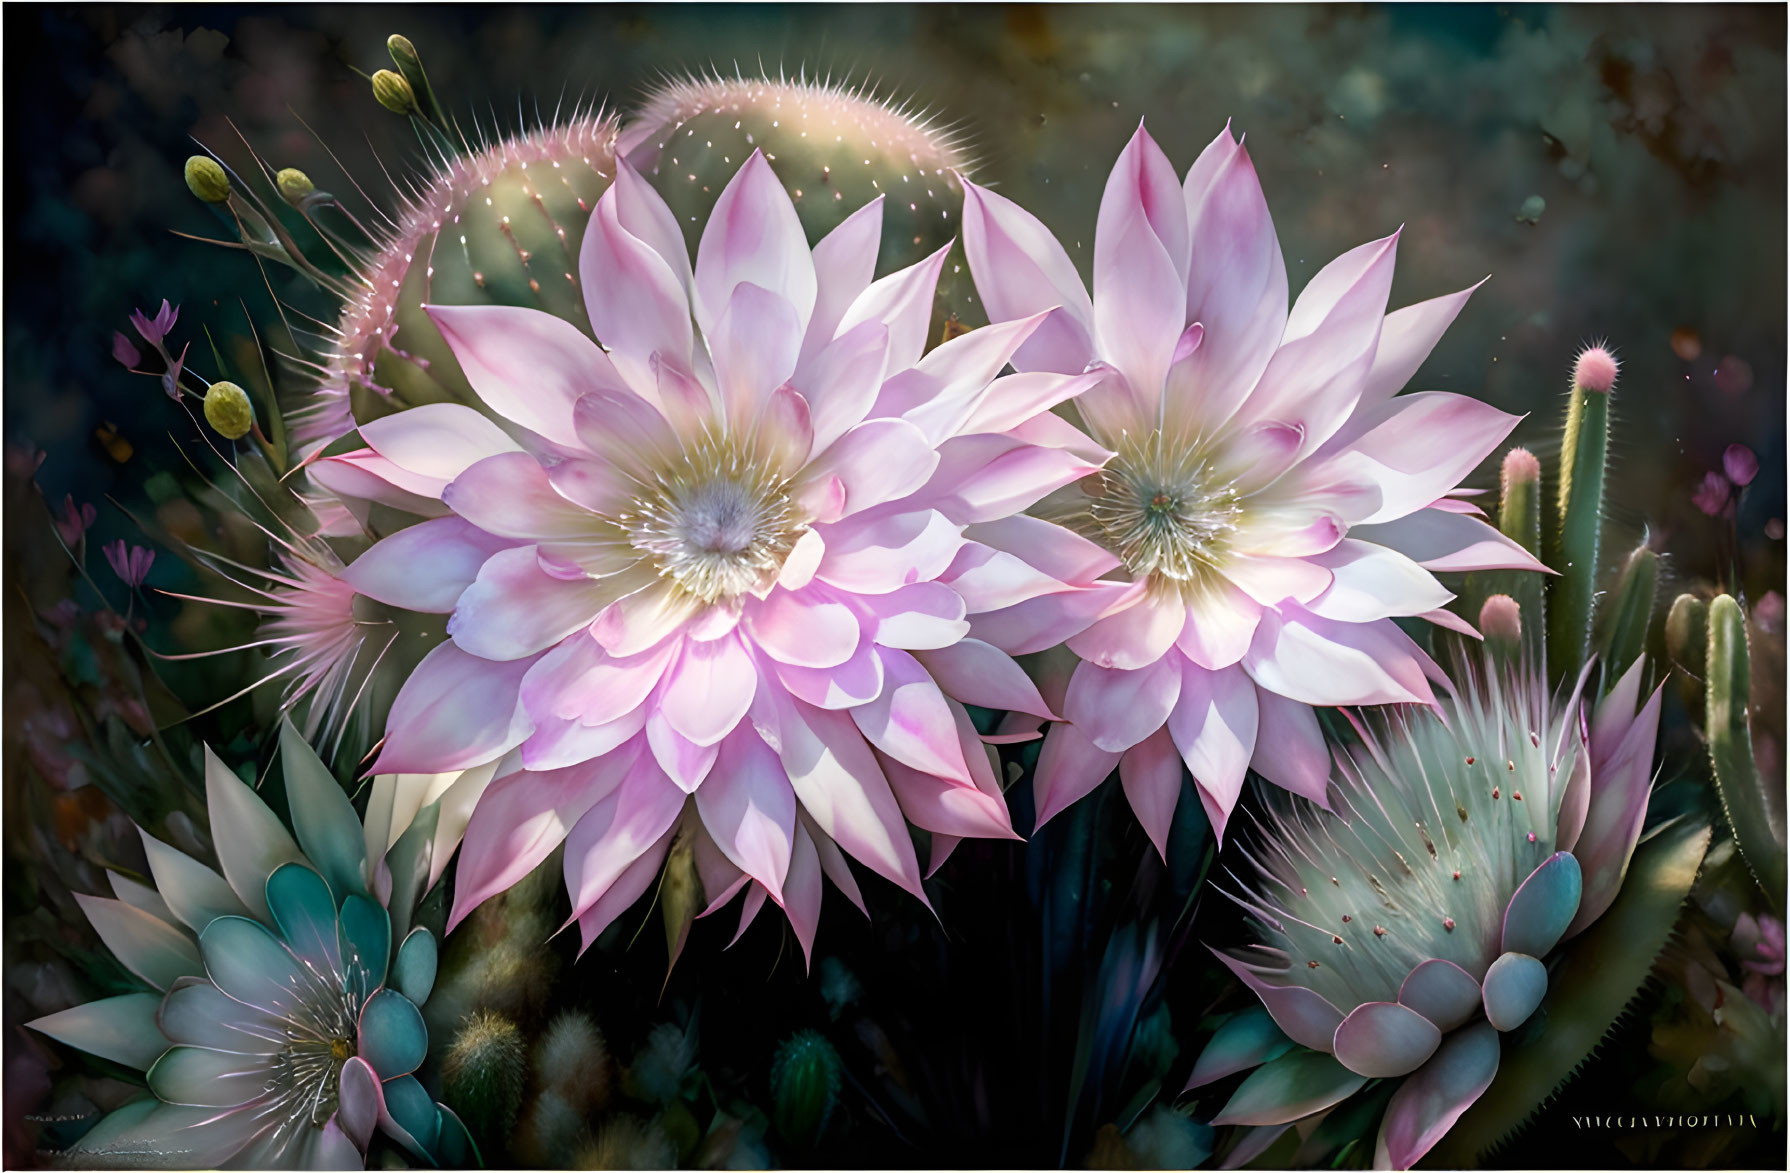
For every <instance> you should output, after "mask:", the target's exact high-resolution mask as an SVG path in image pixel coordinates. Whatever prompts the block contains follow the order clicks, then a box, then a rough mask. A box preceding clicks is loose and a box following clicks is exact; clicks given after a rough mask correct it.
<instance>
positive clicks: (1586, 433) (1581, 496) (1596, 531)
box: [1547, 346, 1617, 679]
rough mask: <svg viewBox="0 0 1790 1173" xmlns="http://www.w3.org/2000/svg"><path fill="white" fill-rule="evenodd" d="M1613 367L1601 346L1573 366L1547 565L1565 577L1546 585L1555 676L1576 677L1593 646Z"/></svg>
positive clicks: (1550, 658)
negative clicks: (1591, 645)
mask: <svg viewBox="0 0 1790 1173" xmlns="http://www.w3.org/2000/svg"><path fill="white" fill-rule="evenodd" d="M1616 370H1617V367H1616V359H1615V357H1614V356H1613V355H1611V354H1610V352H1609V351H1608V350H1605V349H1604V348H1603V347H1601V346H1594V347H1592V348H1590V349H1589V350H1586V351H1584V352H1583V353H1582V354H1580V355H1579V358H1578V361H1577V362H1576V363H1574V364H1573V376H1572V398H1571V401H1570V402H1569V403H1568V405H1567V409H1566V435H1565V438H1564V442H1563V444H1562V447H1561V452H1560V490H1559V494H1558V496H1557V498H1556V500H1555V518H1554V524H1553V525H1552V527H1550V530H1549V534H1548V537H1549V543H1548V558H1547V562H1548V564H1549V565H1550V566H1552V567H1553V568H1554V569H1555V570H1557V571H1559V572H1560V577H1559V578H1556V579H1554V580H1553V581H1552V582H1551V583H1549V588H1548V665H1549V669H1550V672H1551V673H1552V675H1554V676H1555V677H1556V678H1557V679H1571V678H1572V677H1574V676H1576V675H1578V672H1579V669H1580V668H1581V667H1582V666H1583V665H1584V663H1585V656H1586V653H1587V651H1588V650H1589V646H1590V641H1591V620H1592V612H1593V610H1594V607H1595V604H1596V601H1597V571H1598V542H1599V538H1600V531H1601V529H1602V526H1603V505H1604V462H1605V459H1606V457H1607V456H1608V454H1609V447H1610V393H1611V391H1613V390H1614V389H1615V386H1616Z"/></svg>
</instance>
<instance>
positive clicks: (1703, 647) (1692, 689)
mask: <svg viewBox="0 0 1790 1173" xmlns="http://www.w3.org/2000/svg"><path fill="white" fill-rule="evenodd" d="M1666 655H1667V656H1668V657H1670V658H1671V661H1672V663H1673V664H1674V665H1675V666H1676V667H1677V668H1678V690H1679V695H1680V696H1682V697H1683V698H1684V707H1685V708H1686V709H1689V710H1690V711H1691V712H1693V713H1694V712H1699V711H1701V710H1702V708H1703V676H1704V672H1705V671H1706V667H1705V665H1706V661H1707V657H1708V655H1709V604H1708V603H1706V602H1704V601H1703V600H1702V599H1699V598H1698V597H1697V596H1695V595H1679V596H1678V597H1677V598H1676V599H1673V600H1672V609H1671V610H1670V611H1668V612H1666Z"/></svg>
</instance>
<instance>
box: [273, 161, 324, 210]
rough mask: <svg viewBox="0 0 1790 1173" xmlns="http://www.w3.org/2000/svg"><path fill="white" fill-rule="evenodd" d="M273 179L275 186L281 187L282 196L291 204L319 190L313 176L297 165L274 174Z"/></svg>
mask: <svg viewBox="0 0 1790 1173" xmlns="http://www.w3.org/2000/svg"><path fill="white" fill-rule="evenodd" d="M273 181H274V186H276V187H278V188H279V189H280V198H281V199H284V200H285V201H286V202H287V203H289V204H296V203H298V202H299V201H300V200H302V199H304V198H305V197H306V196H308V195H310V194H311V193H312V192H314V191H316V190H317V185H316V184H314V183H312V182H311V177H310V176H309V175H306V174H305V173H304V172H303V171H300V170H299V169H298V168H296V167H287V168H286V169H285V170H283V171H281V172H280V173H279V174H278V175H276V176H274V180H273Z"/></svg>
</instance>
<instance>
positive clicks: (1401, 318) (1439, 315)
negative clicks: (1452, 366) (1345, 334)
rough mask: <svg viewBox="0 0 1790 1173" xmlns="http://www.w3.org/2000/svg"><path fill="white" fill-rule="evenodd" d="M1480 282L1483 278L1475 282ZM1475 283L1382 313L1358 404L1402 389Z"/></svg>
mask: <svg viewBox="0 0 1790 1173" xmlns="http://www.w3.org/2000/svg"><path fill="white" fill-rule="evenodd" d="M1487 280H1490V278H1487ZM1484 284H1485V281H1481V282H1480V283H1479V285H1484ZM1479 285H1473V286H1470V287H1468V288H1466V289H1463V290H1461V291H1460V292H1459V293H1449V294H1445V295H1443V296H1442V297H1433V298H1431V299H1430V300H1428V301H1420V302H1418V303H1417V304H1416V305H1408V306H1406V307H1405V308H1404V309H1402V310H1394V311H1392V312H1391V313H1389V314H1387V315H1386V321H1385V323H1384V324H1383V325H1382V326H1381V327H1380V346H1379V349H1378V350H1376V351H1374V365H1373V367H1372V368H1371V369H1370V370H1369V371H1368V374H1367V382H1366V383H1365V384H1363V385H1362V388H1361V403H1360V406H1361V407H1371V406H1373V405H1374V404H1376V403H1380V402H1383V401H1384V400H1387V399H1391V398H1392V397H1393V396H1394V395H1397V394H1398V393H1399V392H1400V391H1402V390H1404V387H1405V384H1406V383H1409V382H1410V381H1411V377H1412V376H1413V375H1415V374H1416V373H1417V368H1418V367H1420V366H1422V365H1423V360H1424V359H1426V358H1428V357H1429V354H1430V351H1432V350H1434V349H1435V347H1436V343H1437V342H1439V341H1441V339H1442V334H1443V333H1444V332H1445V331H1446V330H1447V329H1448V327H1449V326H1450V325H1451V324H1452V323H1453V322H1454V319H1455V316H1456V315H1457V314H1459V313H1460V312H1461V307H1462V306H1464V305H1466V304H1467V299H1468V298H1469V297H1472V296H1473V291H1474V290H1476V289H1478V288H1479Z"/></svg>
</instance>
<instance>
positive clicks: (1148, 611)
mask: <svg viewBox="0 0 1790 1173" xmlns="http://www.w3.org/2000/svg"><path fill="white" fill-rule="evenodd" d="M1133 585H1134V586H1139V585H1140V584H1133ZM1186 623H1187V606H1186V604H1185V603H1183V602H1181V599H1180V596H1179V595H1177V594H1175V593H1173V592H1167V593H1162V594H1158V593H1156V592H1151V591H1147V590H1142V589H1140V590H1138V591H1137V593H1136V595H1135V601H1134V602H1132V603H1131V604H1130V605H1129V606H1127V607H1125V608H1124V609H1122V610H1119V611H1115V612H1114V613H1112V614H1109V615H1107V616H1106V617H1105V618H1103V619H1100V620H1099V621H1097V622H1095V623H1094V624H1093V625H1091V626H1090V627H1089V628H1088V629H1087V630H1086V631H1084V632H1082V633H1081V634H1080V635H1076V636H1072V637H1070V639H1069V640H1068V643H1069V649H1070V650H1071V651H1073V652H1074V653H1075V654H1076V655H1078V656H1080V657H1081V658H1082V659H1084V660H1086V661H1088V662H1089V663H1091V664H1098V665H1100V666H1101V667H1103V668H1143V667H1146V666H1148V665H1150V664H1154V663H1156V662H1157V661H1158V660H1160V659H1162V657H1163V656H1164V655H1165V654H1166V653H1167V652H1168V650H1169V649H1170V648H1172V647H1174V646H1175V639H1176V637H1178V636H1179V635H1180V634H1181V629H1182V628H1183V627H1184V626H1185V625H1186Z"/></svg>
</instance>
